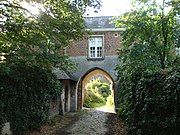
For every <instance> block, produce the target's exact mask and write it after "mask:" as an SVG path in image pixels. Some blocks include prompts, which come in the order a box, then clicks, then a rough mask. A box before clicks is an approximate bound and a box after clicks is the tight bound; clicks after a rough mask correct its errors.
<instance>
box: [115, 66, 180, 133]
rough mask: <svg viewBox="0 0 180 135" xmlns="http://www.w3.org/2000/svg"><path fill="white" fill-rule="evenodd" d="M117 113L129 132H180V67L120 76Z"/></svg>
mask: <svg viewBox="0 0 180 135" xmlns="http://www.w3.org/2000/svg"><path fill="white" fill-rule="evenodd" d="M119 89H120V92H119V98H120V100H119V112H118V113H119V115H121V116H122V117H123V118H124V119H125V120H126V122H127V125H128V127H129V134H132V135H145V134H146V135H178V134H179V133H180V130H179V127H180V115H179V112H180V106H179V104H180V100H179V95H180V69H179V68H178V69H173V70H172V71H169V72H168V71H163V72H156V73H147V72H144V73H140V72H139V73H138V72H137V73H134V74H131V75H129V76H123V77H121V79H120V85H119Z"/></svg>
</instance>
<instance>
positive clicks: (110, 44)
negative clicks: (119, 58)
mask: <svg viewBox="0 0 180 135" xmlns="http://www.w3.org/2000/svg"><path fill="white" fill-rule="evenodd" d="M91 35H97V36H98V35H101V36H102V35H103V37H104V46H103V50H104V54H103V55H104V56H110V55H117V49H118V48H119V47H120V41H121V38H120V35H119V32H118V31H105V32H93V33H92V34H89V35H85V36H84V37H83V38H82V39H80V40H79V41H76V42H73V43H72V44H71V45H70V46H69V47H68V48H67V54H68V55H69V56H72V57H74V56H88V37H89V36H91Z"/></svg>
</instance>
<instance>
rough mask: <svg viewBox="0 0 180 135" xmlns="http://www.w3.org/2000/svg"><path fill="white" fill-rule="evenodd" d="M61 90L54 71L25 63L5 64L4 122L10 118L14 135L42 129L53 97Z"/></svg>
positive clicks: (1, 71) (0, 73) (1, 78)
mask: <svg viewBox="0 0 180 135" xmlns="http://www.w3.org/2000/svg"><path fill="white" fill-rule="evenodd" d="M60 92H61V87H60V84H59V82H58V81H57V79H56V77H55V76H54V75H53V74H52V73H51V71H48V70H45V69H42V68H40V67H37V66H28V65H24V64H17V65H13V66H2V65H1V68H0V94H1V99H0V101H1V102H0V106H1V108H2V112H1V114H2V115H1V116H0V120H1V121H0V122H1V124H2V123H3V122H5V121H9V122H10V125H11V130H12V131H13V134H14V135H22V134H24V133H25V132H26V131H27V130H34V129H37V128H39V127H40V126H41V124H42V123H44V122H45V121H46V120H47V119H48V115H49V114H48V113H49V102H50V99H51V98H56V97H57V96H58V95H59V94H60Z"/></svg>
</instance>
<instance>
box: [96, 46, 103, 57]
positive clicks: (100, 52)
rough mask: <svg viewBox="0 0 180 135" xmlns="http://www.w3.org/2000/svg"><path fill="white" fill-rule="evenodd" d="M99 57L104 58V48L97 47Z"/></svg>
mask: <svg viewBox="0 0 180 135" xmlns="http://www.w3.org/2000/svg"><path fill="white" fill-rule="evenodd" d="M97 57H102V47H97Z"/></svg>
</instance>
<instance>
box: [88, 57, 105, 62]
mask: <svg viewBox="0 0 180 135" xmlns="http://www.w3.org/2000/svg"><path fill="white" fill-rule="evenodd" d="M87 60H88V61H102V60H104V57H102V58H87Z"/></svg>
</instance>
